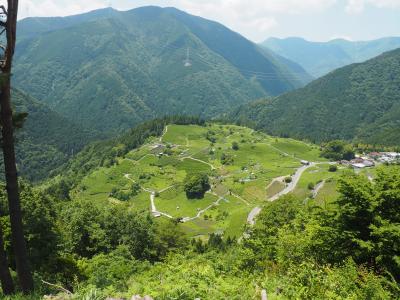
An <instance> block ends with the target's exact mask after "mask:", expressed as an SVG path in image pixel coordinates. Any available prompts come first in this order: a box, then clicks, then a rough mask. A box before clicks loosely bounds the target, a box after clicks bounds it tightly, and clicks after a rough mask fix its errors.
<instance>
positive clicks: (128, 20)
mask: <svg viewBox="0 0 400 300" xmlns="http://www.w3.org/2000/svg"><path fill="white" fill-rule="evenodd" d="M19 34H20V38H19V43H18V45H17V53H16V65H15V69H14V74H15V76H14V78H13V79H14V85H15V86H17V87H19V88H21V89H23V90H24V91H26V92H28V93H29V94H31V95H33V96H34V97H37V98H38V99H41V100H43V101H44V102H45V103H46V104H47V105H49V106H50V107H51V108H52V109H54V110H55V111H57V112H59V113H60V114H62V115H64V116H65V117H67V118H68V119H70V120H72V121H73V122H75V123H77V124H81V125H84V126H88V127H95V128H97V129H99V130H103V131H111V132H112V131H120V130H125V129H128V128H131V127H132V126H133V125H135V124H137V123H139V122H141V121H143V120H146V119H150V118H153V117H155V116H160V115H166V114H174V113H181V114H190V115H195V114H199V115H202V116H204V117H209V116H215V115H217V114H219V113H223V112H225V111H226V109H227V107H232V106H236V105H240V104H243V103H245V102H248V101H250V100H253V99H256V98H259V97H262V96H266V95H277V94H280V93H283V92H285V91H288V90H291V89H294V88H296V87H299V86H302V85H303V84H304V83H305V82H307V81H309V79H310V77H309V75H308V74H306V73H305V71H304V70H303V69H302V68H301V67H300V66H298V65H296V64H295V63H293V62H290V63H288V62H287V61H286V60H284V59H281V58H279V57H278V56H273V55H269V54H268V52H266V51H263V50H262V49H260V48H259V47H258V46H257V45H255V44H253V43H252V42H250V41H248V40H247V39H245V38H243V37H242V36H240V35H239V34H236V33H234V32H232V31H230V30H229V29H228V28H226V27H224V26H222V25H220V24H218V23H215V22H212V21H208V20H205V19H202V18H198V17H195V16H191V15H188V14H186V13H184V12H182V11H179V10H176V9H172V8H168V9H162V8H159V7H144V8H139V9H135V10H131V11H127V12H118V11H115V10H111V9H107V10H101V11H95V12H92V13H88V14H85V15H81V16H74V17H67V18H29V19H25V20H22V21H21V22H20V24H19ZM187 58H188V60H189V61H188V62H189V63H190V64H186V59H187ZM185 64H186V66H185ZM188 65H190V66H188Z"/></svg>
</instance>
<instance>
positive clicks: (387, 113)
mask: <svg viewBox="0 0 400 300" xmlns="http://www.w3.org/2000/svg"><path fill="white" fill-rule="evenodd" d="M230 118H231V120H235V121H236V122H238V123H242V124H251V125H252V126H253V127H255V128H257V129H261V130H263V131H265V132H268V133H270V134H274V135H279V136H290V137H294V138H300V139H309V140H311V141H314V142H325V141H329V140H333V139H344V140H349V141H356V142H362V143H368V144H375V145H388V146H399V145H400V130H399V128H400V49H396V50H393V51H390V52H386V53H384V54H382V55H380V56H378V57H376V58H373V59H371V60H368V61H366V62H364V63H359V64H352V65H350V66H346V67H343V68H340V69H338V70H336V71H333V72H331V73H329V74H328V75H326V76H324V77H322V78H320V79H317V80H315V81H313V82H312V83H310V84H308V85H307V86H306V87H304V88H301V89H298V90H296V91H292V92H289V93H286V94H284V95H281V96H279V97H277V98H275V99H269V100H263V101H257V102H254V103H251V104H250V105H247V106H242V107H240V108H239V109H237V110H235V111H234V112H233V113H232V114H231V115H230Z"/></svg>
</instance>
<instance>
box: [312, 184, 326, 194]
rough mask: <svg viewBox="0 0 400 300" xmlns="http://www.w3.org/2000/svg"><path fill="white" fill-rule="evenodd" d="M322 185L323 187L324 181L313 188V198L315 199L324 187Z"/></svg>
mask: <svg viewBox="0 0 400 300" xmlns="http://www.w3.org/2000/svg"><path fill="white" fill-rule="evenodd" d="M324 185H325V180H323V181H321V182H320V183H318V184H317V185H316V186H315V188H314V190H313V192H312V194H313V198H315V197H317V195H318V193H319V191H320V190H321V189H322V188H323V187H324Z"/></svg>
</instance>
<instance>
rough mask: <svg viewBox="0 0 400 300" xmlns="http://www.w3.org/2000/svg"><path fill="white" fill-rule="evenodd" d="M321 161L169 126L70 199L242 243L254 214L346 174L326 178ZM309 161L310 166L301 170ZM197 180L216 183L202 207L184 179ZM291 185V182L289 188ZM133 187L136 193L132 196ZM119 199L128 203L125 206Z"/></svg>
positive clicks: (269, 142) (302, 152) (226, 130)
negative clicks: (195, 176) (107, 204)
mask: <svg viewBox="0 0 400 300" xmlns="http://www.w3.org/2000/svg"><path fill="white" fill-rule="evenodd" d="M235 143H237V144H238V149H236V150H234V149H232V148H233V147H232V145H233V144H235ZM319 154H320V152H319V149H318V147H317V146H316V145H311V144H306V143H303V142H300V141H296V140H291V139H282V138H275V137H270V136H267V135H265V134H263V133H260V132H257V131H254V130H252V129H249V128H245V127H238V126H234V125H218V124H208V125H207V126H196V125H167V127H166V129H165V131H164V133H163V135H162V136H161V137H160V138H151V139H150V140H149V141H148V142H147V143H146V144H144V145H143V146H141V147H140V148H138V149H135V150H133V151H130V152H128V153H127V154H126V155H124V157H119V158H117V163H116V164H115V165H114V166H112V167H109V168H104V167H103V168H100V169H98V170H96V171H94V172H93V173H91V174H89V175H87V176H86V177H85V178H83V180H82V181H81V183H80V184H79V185H78V186H77V188H76V189H75V191H74V192H72V198H73V199H74V198H76V199H86V200H88V201H92V202H93V201H96V202H97V201H100V203H101V202H104V201H111V202H112V203H116V204H118V203H120V202H121V201H122V202H127V203H128V205H129V207H130V208H131V209H134V210H138V211H143V212H145V213H151V214H152V216H153V217H164V218H169V219H173V220H177V221H178V222H180V223H181V226H182V227H183V228H184V230H185V232H186V233H187V234H188V235H189V236H192V237H193V236H196V237H200V236H203V237H207V236H208V234H210V233H220V234H224V235H225V236H231V237H234V236H235V237H239V236H241V234H242V232H243V231H244V230H245V226H246V224H247V223H249V224H254V222H255V218H256V216H257V214H258V213H256V212H259V211H260V210H261V207H262V206H263V205H264V204H265V203H266V202H268V201H275V200H277V199H278V198H279V197H280V196H283V195H285V194H288V193H290V192H293V193H295V194H298V195H301V196H303V197H304V199H306V198H307V197H310V194H312V191H310V190H304V185H307V184H309V183H310V182H312V183H315V184H317V182H318V181H322V180H327V179H329V180H330V181H332V180H334V178H336V177H337V176H339V174H341V172H339V171H338V172H337V173H330V172H328V166H329V162H328V161H325V160H324V159H323V158H321V157H320V156H319ZM223 156H225V157H227V158H225V161H223V160H221V157H223ZM303 159H307V160H308V161H310V163H309V164H308V165H302V164H301V160H303ZM191 173H205V174H207V175H208V176H209V177H210V185H211V188H210V190H208V191H207V192H206V193H205V195H204V197H203V198H201V199H188V198H187V195H186V194H185V191H184V179H185V177H186V176H187V174H191ZM285 178H291V181H290V182H288V183H287V184H284V183H283V182H284V181H285ZM304 178H307V179H304ZM132 185H137V187H136V190H135V193H133V194H132V193H131V190H132ZM130 193H131V194H130ZM320 193H325V186H322V187H321V189H320V190H319V191H318V193H317V194H316V195H315V197H310V198H316V199H317V197H318V195H319V194H320ZM118 194H126V195H129V194H130V195H129V196H128V197H127V198H126V199H121V197H120V196H118ZM118 198H120V199H118ZM331 200H333V199H331ZM319 201H324V200H323V199H319Z"/></svg>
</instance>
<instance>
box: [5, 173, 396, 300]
mask: <svg viewBox="0 0 400 300" xmlns="http://www.w3.org/2000/svg"><path fill="white" fill-rule="evenodd" d="M339 192H340V197H339V199H338V200H337V202H336V203H335V204H336V205H332V206H329V208H327V209H322V208H321V207H317V206H313V205H311V204H308V205H307V204H304V202H303V201H300V200H299V199H297V198H295V197H294V196H292V195H287V196H284V197H282V198H281V199H279V200H277V201H275V202H269V203H268V204H267V205H266V206H265V207H264V209H263V211H262V213H261V214H260V215H259V217H258V219H257V223H256V225H255V227H253V228H249V230H248V236H246V237H244V238H243V239H242V242H241V243H237V242H236V241H234V240H232V239H231V238H230V237H226V236H219V235H210V237H209V239H208V240H199V239H193V240H192V241H191V242H189V241H188V240H187V239H185V238H184V237H183V236H184V235H183V234H182V231H181V230H180V225H179V224H177V223H174V222H170V221H168V220H164V219H158V220H157V221H156V222H153V221H152V219H150V218H147V217H146V214H144V215H141V214H140V213H138V212H133V211H130V210H129V209H128V207H127V206H126V203H124V202H121V203H119V204H118V205H116V204H113V203H111V202H104V203H101V204H100V203H99V205H97V204H95V203H91V202H89V201H81V200H73V201H70V202H59V203H57V205H55V206H54V207H52V209H51V210H50V211H49V210H46V207H47V206H48V205H49V204H42V201H39V200H40V199H45V197H46V196H45V195H43V194H41V193H38V192H35V191H34V190H32V188H31V187H29V186H24V187H23V193H22V195H23V196H22V199H23V203H24V210H26V211H29V212H32V218H31V219H29V218H26V222H29V226H27V228H29V230H28V231H27V240H28V246H29V249H30V253H31V259H32V263H33V266H34V270H35V274H36V277H37V278H43V279H45V280H47V281H53V282H54V283H58V284H61V285H63V286H64V287H67V288H69V289H71V290H73V291H74V297H75V299H105V298H106V297H107V296H114V297H116V296H120V297H130V296H132V295H134V294H142V295H145V294H148V295H151V296H153V297H155V298H156V299H194V298H196V297H199V298H201V299H226V298H229V299H252V298H258V297H259V295H260V291H261V289H263V288H265V289H266V290H267V291H268V295H269V298H270V299H398V298H399V297H400V286H399V280H400V264H398V260H399V258H398V253H399V246H400V230H399V228H400V209H399V203H400V168H399V167H398V166H393V167H382V168H381V169H379V170H378V171H377V177H376V179H375V181H374V183H371V182H370V181H369V180H368V179H367V178H366V177H364V176H363V175H355V174H353V173H349V174H346V175H344V176H343V177H342V178H341V179H340V187H339ZM2 203H5V202H4V201H3V202H2ZM45 203H46V202H45ZM4 205H5V204H3V206H4ZM50 207H51V206H50ZM1 209H2V211H6V210H5V209H6V207H2V208H1ZM40 211H44V212H45V213H44V216H43V217H41V216H40V214H39V213H38V212H40ZM36 212H37V213H36ZM50 212H56V213H55V214H54V215H51V214H50ZM27 225H28V224H27ZM2 226H3V230H4V231H5V232H8V231H9V230H8V229H7V228H8V227H7V226H8V225H7V223H6V222H2ZM6 239H8V238H7V236H6ZM41 240H46V241H47V242H46V245H44V244H40V243H36V242H35V241H41ZM6 244H7V245H9V241H8V240H6ZM49 245H55V246H56V247H55V248H52V247H48V249H47V248H46V247H45V246H49ZM7 249H8V250H7V251H8V252H9V253H10V251H11V249H9V248H7ZM35 253H48V254H46V255H43V257H40V255H39V256H36V255H35ZM10 255H12V253H10ZM44 256H46V259H45V257H44ZM49 258H52V264H51V265H50V264H46V261H48V260H49ZM67 261H68V263H67ZM11 267H12V268H13V266H11ZM38 291H40V292H39V293H51V292H52V293H54V292H55V291H54V290H53V289H51V288H50V287H48V286H45V285H40V284H39V285H38ZM18 297H19V298H18ZM18 297H14V298H10V299H24V298H21V297H20V296H18ZM85 297H86V298H85ZM25 299H29V298H25Z"/></svg>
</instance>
